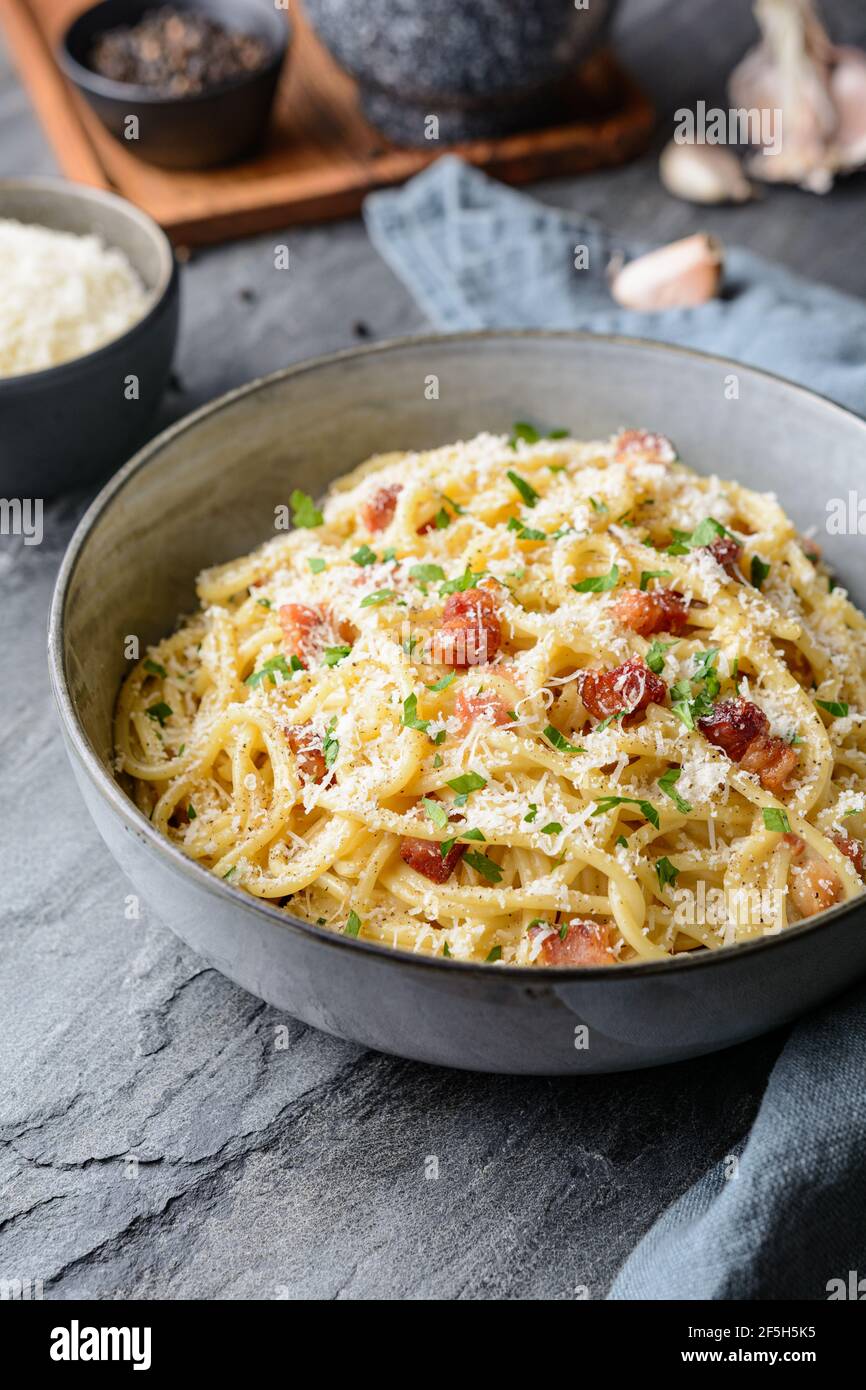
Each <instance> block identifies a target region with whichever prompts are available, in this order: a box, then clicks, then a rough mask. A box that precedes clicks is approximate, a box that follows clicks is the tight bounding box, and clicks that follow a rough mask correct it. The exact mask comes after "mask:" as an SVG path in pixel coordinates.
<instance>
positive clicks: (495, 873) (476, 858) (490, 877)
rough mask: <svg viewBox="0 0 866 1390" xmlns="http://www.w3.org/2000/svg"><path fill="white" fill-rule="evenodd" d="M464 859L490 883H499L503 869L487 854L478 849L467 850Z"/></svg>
mask: <svg viewBox="0 0 866 1390" xmlns="http://www.w3.org/2000/svg"><path fill="white" fill-rule="evenodd" d="M463 861H464V863H466V864H468V865H469V867H470V869H474V870H475V872H476V873H477V874H480V875H481V877H482V878H486V879H487V881H488V883H499V881H500V879H501V878H502V870H501V869H500V867H499V865H498V864H494V862H493V860H492V859H488V858H487V855H486V854H479V853H478V850H477V849H470V850H467V851H466V853H465V854H464V856H463Z"/></svg>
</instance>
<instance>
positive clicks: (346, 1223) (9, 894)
mask: <svg viewBox="0 0 866 1390" xmlns="http://www.w3.org/2000/svg"><path fill="white" fill-rule="evenodd" d="M824 8H825V11H826V12H827V14H828V16H829V17H830V19H831V22H832V23H833V26H834V30H835V32H836V33H837V34H838V36H839V37H844V38H847V39H849V40H855V41H859V42H860V43H866V15H864V13H863V8H862V5H861V4H859V3H858V2H857V0H836V2H835V3H833V4H831V3H829V0H828V3H826V4H825V7H824ZM619 32H620V45H621V49H622V51H623V53H624V54H625V56H626V57H627V58H628V59H629V60H630V61H631V63H632V65H633V66H634V67H635V68H637V69H639V70H640V71H641V72H642V73H643V74H644V75H645V80H646V82H647V85H648V86H649V87H650V88H651V90H652V92H653V95H654V97H655V99H656V101H657V102H658V105H659V109H660V112H661V114H662V118H663V120H662V129H670V124H669V116H670V113H671V112H672V111H673V110H674V109H675V108H676V107H677V106H679V105H683V104H688V103H690V102H694V101H695V100H696V99H697V98H698V97H704V98H705V99H707V100H708V101H710V102H713V101H719V102H721V99H722V97H723V79H724V74H725V72H726V71H727V69H728V68H729V67H730V66H731V64H732V62H733V61H734V60H735V59H736V58H737V56H738V55H739V54H740V52H741V51H742V50H743V48H744V47H745V45H746V43H747V41H748V40H749V38H750V34H751V25H750V20H749V17H748V7H747V5H746V4H745V0H736V2H735V3H731V4H729V5H726V6H718V5H716V4H713V3H712V0H689V4H688V5H686V4H684V3H682V0H680V2H679V3H676V0H631V3H627V4H626V5H625V7H624V10H623V14H622V18H621V20H620V24H619ZM666 114H667V116H668V123H667V125H665V123H664V117H665V115H666ZM52 170H53V163H52V159H51V155H50V153H49V152H48V150H47V148H46V146H45V144H44V142H43V139H42V136H41V134H40V132H39V129H38V127H37V125H36V122H35V120H34V118H33V116H32V114H31V113H30V111H29V108H28V105H27V102H26V99H25V97H24V95H23V93H22V92H21V89H20V88H19V86H18V85H17V81H16V79H15V78H14V76H13V75H12V73H11V71H10V69H9V66H8V61H7V60H6V58H5V56H4V55H3V53H2V50H0V174H13V173H15V174H20V173H47V172H52ZM538 191H539V192H540V194H541V196H543V197H545V198H547V199H549V200H550V201H551V202H558V203H560V204H563V205H566V206H569V207H572V208H579V209H581V210H582V211H584V212H586V213H591V214H593V215H595V216H598V217H600V218H603V219H604V220H605V221H607V222H608V223H609V224H610V225H612V226H616V227H619V228H621V229H622V230H623V232H626V233H632V234H638V233H639V234H641V235H645V236H647V237H650V238H655V239H658V240H665V239H668V238H670V237H673V236H675V235H679V234H684V233H685V232H687V231H689V230H692V229H694V227H695V226H696V225H703V226H707V227H709V228H710V229H711V230H713V231H716V232H717V233H719V234H720V235H721V236H722V237H724V238H727V239H728V240H730V241H739V242H741V243H743V244H746V245H749V246H751V247H753V248H754V249H756V250H760V251H762V252H763V253H764V254H767V255H771V256H776V257H778V258H779V259H780V260H782V261H783V262H785V263H787V264H789V265H791V266H793V267H794V268H796V269H798V270H801V271H803V272H804V273H806V274H811V275H813V276H815V277H816V278H819V279H824V280H827V281H828V282H830V283H832V284H835V285H837V286H839V287H840V288H843V289H847V290H849V291H851V292H854V293H860V294H863V293H864V292H866V262H864V259H863V255H862V251H863V231H862V228H863V226H864V202H863V192H864V179H863V178H859V179H852V180H849V181H848V182H846V183H845V184H844V185H842V186H841V187H840V188H839V189H838V191H837V192H836V193H834V194H833V196H832V198H830V199H827V200H824V201H821V200H817V199H815V198H811V197H809V196H807V195H805V194H801V193H798V192H795V191H787V190H779V191H775V192H773V193H772V194H771V195H770V196H769V197H768V198H766V199H765V200H764V201H763V202H762V203H761V204H759V205H756V206H751V207H746V208H739V209H733V210H731V209H714V210H710V211H708V212H706V213H702V214H700V215H699V216H698V217H696V215H695V213H694V211H693V210H691V209H689V208H687V207H686V206H684V205H682V204H677V203H674V202H673V201H672V200H671V199H669V198H668V197H666V196H665V195H664V194H663V193H662V192H661V191H660V190H659V188H658V185H657V182H656V177H655V164H654V160H653V159H652V158H651V157H647V158H645V159H643V160H640V161H638V162H637V163H635V164H634V165H632V166H630V167H629V168H628V169H625V170H622V171H619V172H617V173H610V174H599V175H592V176H590V177H587V178H584V179H580V180H565V181H559V182H556V183H550V184H547V185H543V186H542V187H541V188H540V189H539V190H538ZM279 240H285V241H287V242H288V244H289V245H290V247H291V250H292V255H293V269H292V271H291V273H290V279H289V281H288V284H287V286H286V287H285V288H284V289H283V290H282V293H281V294H279V295H274V294H272V292H271V288H270V287H271V284H272V282H271V281H270V279H269V276H270V268H271V265H272V255H273V245H274V242H275V241H279ZM184 282H185V283H184V295H185V313H184V321H183V327H182V337H181V344H180V350H179V353H178V358H177V363H176V367H177V381H176V384H175V389H174V390H173V391H172V393H171V394H170V395H169V396H168V397H167V399H166V402H165V405H164V408H163V416H162V421H161V423H168V421H169V420H171V419H174V418H176V417H177V416H179V415H181V414H184V413H185V412H186V411H187V410H189V409H191V408H192V407H193V406H195V405H198V404H200V403H201V402H203V401H205V400H207V399H209V398H211V397H212V396H214V395H217V394H219V393H220V392H222V391H224V390H226V389H227V388H229V387H231V386H234V385H236V384H237V383H239V382H241V381H244V380H246V379H248V378H249V377H251V376H254V375H257V374H258V373H260V372H265V371H270V370H272V369H273V368H275V367H278V366H280V365H283V364H285V363H288V362H292V361H295V360H298V359H300V358H302V357H305V356H309V355H313V354H316V353H320V352H325V351H328V350H330V349H333V348H337V347H344V346H346V345H347V344H350V343H351V342H353V341H356V340H357V339H358V338H359V337H360V336H361V335H362V334H364V333H365V332H369V333H370V334H371V335H372V336H374V337H376V338H381V337H387V336H391V335H394V334H399V333H409V332H413V331H417V330H420V329H423V328H424V327H425V324H424V321H423V318H422V316H421V315H420V313H419V311H418V310H417V309H416V307H415V306H414V304H413V303H412V301H411V299H410V298H409V296H408V295H407V294H406V292H405V291H404V290H403V288H402V287H401V286H400V285H398V284H397V282H396V281H395V280H394V278H393V277H392V276H391V274H390V272H389V271H388V270H387V269H386V268H385V266H384V265H383V264H382V263H381V261H380V260H379V259H378V257H377V256H376V255H375V253H374V252H373V251H372V250H371V248H370V247H369V245H368V243H367V240H366V237H365V235H364V232H363V230H362V228H361V226H360V224H359V223H358V222H357V221H356V220H353V221H350V222H345V223H341V224H338V225H333V226H325V227H321V228H314V229H308V230H303V231H301V230H290V231H288V232H287V233H286V234H285V236H284V237H280V236H277V237H274V236H268V237H263V238H256V239H253V240H249V241H244V242H238V243H236V244H234V245H230V246H226V247H222V248H217V249H214V250H210V251H207V252H203V253H197V254H196V255H195V256H194V258H193V260H192V261H191V263H190V264H189V265H188V266H187V267H186V268H185V272H184ZM281 285H285V281H281ZM360 325H363V327H361V326H360ZM85 501H86V499H85V498H82V497H80V496H72V497H70V498H67V499H64V500H62V501H60V502H59V503H56V504H54V505H52V506H51V507H49V508H47V509H46V524H45V540H44V542H43V544H42V545H41V546H40V547H30V548H26V547H23V546H21V545H19V543H18V542H17V541H16V540H15V539H14V538H9V537H3V538H0V661H2V667H3V669H2V687H0V688H2V690H3V699H4V712H5V718H4V720H3V723H2V727H0V748H2V769H3V770H2V779H0V807H2V821H3V825H4V833H3V848H4V855H3V858H4V867H3V890H2V892H3V896H2V907H3V913H2V931H0V1019H2V1024H0V1028H2V1048H0V1191H2V1193H3V1203H2V1209H0V1279H4V1278H16V1277H17V1278H23V1279H31V1280H36V1279H41V1280H42V1281H43V1283H44V1289H45V1296H46V1297H48V1298H72V1297H77V1296H95V1297H100V1298H123V1297H164V1296H168V1297H173V1298H203V1297H204V1298H269V1299H270V1298H289V1297H291V1298H300V1297H324V1298H362V1297H375V1298H379V1297H410V1298H416V1297H417V1298H423V1297H434V1298H494V1297H504V1298H527V1297H538V1298H573V1297H575V1296H584V1295H583V1293H582V1291H583V1290H586V1293H587V1294H588V1296H589V1297H593V1298H595V1297H601V1296H603V1294H604V1292H605V1290H606V1288H607V1286H608V1285H609V1283H610V1281H611V1278H612V1276H613V1274H614V1273H615V1271H616V1269H617V1267H618V1265H619V1263H620V1262H621V1260H622V1259H623V1257H624V1256H625V1254H626V1253H627V1252H628V1250H629V1249H630V1248H631V1246H632V1245H633V1244H634V1242H635V1240H636V1239H637V1238H638V1237H639V1236H640V1235H641V1234H642V1233H643V1231H644V1230H645V1229H646V1228H647V1226H648V1225H649V1224H650V1223H651V1222H652V1220H653V1219H654V1217H655V1216H656V1215H657V1214H658V1212H659V1211H660V1210H661V1209H662V1208H663V1207H664V1206H665V1205H666V1204H667V1203H668V1202H669V1201H670V1200H671V1199H672V1198H673V1197H675V1196H676V1195H677V1194H678V1193H679V1192H681V1191H682V1190H683V1189H684V1188H685V1187H686V1186H687V1185H688V1184H689V1183H690V1182H691V1181H693V1179H694V1178H696V1177H697V1176H698V1175H699V1174H700V1173H701V1172H702V1171H703V1170H704V1169H705V1168H706V1167H707V1166H708V1164H709V1163H710V1162H711V1161H713V1160H714V1159H716V1158H717V1157H719V1156H721V1155H723V1154H725V1153H726V1152H728V1150H729V1149H730V1148H731V1146H732V1145H733V1144H734V1143H735V1142H736V1140H737V1138H738V1137H739V1136H740V1135H741V1134H742V1133H743V1131H744V1130H745V1129H746V1128H747V1126H748V1124H749V1122H750V1119H751V1117H752V1115H753V1114H754V1111H755V1108H756V1106H757V1103H758V1101H759V1099H760V1094H761V1090H762V1087H763V1084H764V1080H765V1077H766V1074H767V1071H768V1068H769V1066H770V1065H771V1063H772V1060H773V1058H774V1057H775V1055H776V1052H777V1050H778V1047H779V1045H780V1043H781V1038H780V1037H779V1036H775V1037H771V1038H768V1039H763V1040H761V1041H759V1042H757V1043H754V1044H751V1045H748V1046H744V1047H741V1048H738V1049H736V1050H734V1051H731V1052H728V1053H724V1054H721V1055H719V1056H717V1057H714V1058H707V1059H703V1060H700V1061H697V1062H693V1063H688V1064H685V1065H681V1066H677V1067H672V1068H667V1069H665V1070H662V1071H656V1072H652V1073H635V1074H632V1075H629V1076H621V1077H612V1078H599V1079H595V1080H593V1079H590V1080H586V1081H581V1082H575V1081H570V1082H560V1081H550V1080H543V1081H533V1080H525V1079H524V1080H512V1079H508V1078H487V1077H478V1076H471V1075H463V1074H458V1073H448V1072H440V1071H435V1070H433V1069H430V1068H424V1067H421V1066H417V1065H414V1064H410V1063H404V1062H400V1061H397V1060H394V1059H390V1058H386V1057H381V1056H377V1055H375V1054H372V1053H364V1052H363V1051H361V1050H360V1049H358V1048H356V1047H354V1046H352V1045H350V1044H347V1043H342V1042H339V1041H337V1040H335V1039H332V1038H328V1037H326V1036H324V1035H322V1034H318V1033H315V1032H313V1031H311V1030H310V1029H307V1028H304V1027H302V1026H301V1025H299V1024H296V1023H294V1022H292V1021H291V1020H288V1019H285V1018H282V1017H281V1016H279V1015H278V1014H277V1013H276V1012H275V1011H274V1010H271V1009H269V1008H267V1007H265V1006H264V1005H263V1004H261V1003H260V1002H259V1001H258V1000H256V999H254V998H252V997H251V996H249V995H247V994H244V993H243V992H242V991H241V990H239V989H237V988H236V987H235V986H233V985H231V984H229V983H228V982H227V981H226V980H224V979H222V978H221V977H220V976H218V975H217V974H215V973H214V972H213V971H210V970H208V969H206V968H205V967H204V966H203V964H202V963H201V962H200V961H198V960H197V959H195V958H194V957H193V956H191V955H190V954H189V953H188V952H187V951H186V950H185V949H184V948H182V947H181V946H180V944H179V943H178V942H177V941H176V939H175V938H174V937H173V936H172V934H171V933H170V932H169V931H168V930H167V929H166V928H165V927H163V926H162V925H161V924H160V923H159V922H158V921H156V920H155V919H153V918H152V916H150V915H149V914H148V913H147V910H146V909H145V910H144V911H143V914H142V918H141V920H139V921H138V922H130V921H127V920H126V919H125V917H124V908H125V899H126V894H127V891H128V885H127V884H126V882H125V880H124V879H123V878H122V877H121V875H120V873H119V871H118V870H117V869H116V868H115V866H114V863H113V861H112V860H111V859H110V858H109V856H108V854H107V851H105V850H104V848H103V846H102V843H101V841H100V840H99V838H98V836H97V834H96V832H95V830H94V829H93V828H92V826H91V825H90V823H89V821H88V820H87V818H86V814H85V812H84V809H83V805H82V803H81V801H80V799H79V796H78V793H77V791H76V788H75V786H74V784H73V781H72V776H71V773H70V772H69V771H68V769H67V766H66V762H65V758H64V755H63V752H62V748H61V744H60V739H59V735H58V731H57V726H56V722H55V718H54V712H53V709H52V707H51V703H50V697H49V693H48V689H47V680H46V674H45V660H44V629H45V620H46V614H47V608H48V603H49V598H50V592H51V586H52V582H53V578H54V574H55V572H56V568H57V565H58V563H59V559H60V556H61V554H62V550H63V546H64V544H65V542H66V540H67V539H68V537H69V535H70V533H71V530H72V527H73V525H74V523H75V520H76V518H77V516H78V515H79V514H80V511H81V509H82V506H83V504H84V502H85ZM282 1029H285V1030H287V1032H286V1033H285V1035H284V1034H283V1033H282V1032H281V1030H282ZM278 1044H279V1045H278ZM281 1044H285V1046H283V1045H281ZM431 1156H433V1157H436V1158H437V1159H438V1164H439V1177H438V1179H429V1178H427V1177H426V1176H425V1166H426V1167H427V1168H429V1166H430V1165H429V1164H428V1163H427V1160H428V1159H429V1158H430V1157H431ZM131 1160H137V1164H136V1163H135V1162H133V1161H131Z"/></svg>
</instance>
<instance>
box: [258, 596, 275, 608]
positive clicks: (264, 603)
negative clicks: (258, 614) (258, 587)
mask: <svg viewBox="0 0 866 1390" xmlns="http://www.w3.org/2000/svg"><path fill="white" fill-rule="evenodd" d="M256 603H257V604H258V605H259V608H273V606H274V605H273V604H272V603H271V601H270V599H269V598H257V599H256Z"/></svg>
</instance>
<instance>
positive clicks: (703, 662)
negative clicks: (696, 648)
mask: <svg viewBox="0 0 866 1390" xmlns="http://www.w3.org/2000/svg"><path fill="white" fill-rule="evenodd" d="M718 654H719V649H718V647H709V648H708V649H707V650H706V651H705V652H695V655H694V672H693V675H692V680H693V681H703V684H704V690H703V693H704V694H705V695H708V696H709V697H710V699H715V697H716V696H717V695H718V693H719V685H720V681H719V676H718V672H717V671H716V657H717V656H718Z"/></svg>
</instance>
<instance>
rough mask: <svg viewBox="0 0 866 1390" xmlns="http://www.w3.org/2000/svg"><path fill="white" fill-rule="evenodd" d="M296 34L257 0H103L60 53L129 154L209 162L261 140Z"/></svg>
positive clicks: (72, 29) (73, 28)
mask: <svg viewBox="0 0 866 1390" xmlns="http://www.w3.org/2000/svg"><path fill="white" fill-rule="evenodd" d="M289 35H290V30H289V27H288V24H287V22H286V19H285V17H284V15H283V14H282V13H281V12H280V10H279V9H278V8H277V7H276V6H274V5H269V4H267V3H258V2H257V0H172V3H171V4H165V5H160V4H159V3H158V2H157V3H154V0H103V3H101V4H98V5H94V6H93V8H92V9H89V10H85V12H84V13H83V14H81V15H79V16H78V17H77V19H75V20H74V21H73V22H72V24H71V25H70V26H69V28H68V29H67V31H66V33H65V35H64V37H63V40H62V42H61V44H60V49H59V54H58V57H59V62H60V66H61V67H62V69H63V71H64V72H65V74H66V76H67V77H68V78H69V80H70V81H71V82H72V83H73V84H74V86H75V87H76V88H77V89H78V91H79V92H80V93H81V95H82V96H83V97H84V99H85V100H86V101H87V102H88V104H89V105H90V106H91V107H92V109H93V110H94V111H95V112H96V115H97V116H98V117H99V119H100V120H101V121H102V123H103V124H104V125H105V126H106V128H107V129H108V130H109V131H110V132H111V134H112V135H113V136H114V137H115V138H116V139H117V140H119V141H121V142H122V144H123V145H124V147H125V148H127V149H128V150H129V152H130V153H131V154H134V155H137V156H138V157H139V158H140V159H144V160H147V161H148V162H149V163H151V164H158V165H160V166H162V167H163V168H168V169H204V168H209V167H212V166H214V165H218V164H228V163H231V162H232V161H233V160H237V159H240V158H242V157H243V156H244V155H247V154H249V153H250V152H251V151H252V150H253V149H254V148H255V147H256V146H257V145H259V144H260V143H261V141H262V139H263V138H264V136H265V133H266V131H267V127H268V122H269V119H270V114H271V109H272V106H273V102H274V96H275V93H276V88H277V82H278V79H279V75H280V70H281V68H282V65H283V61H284V59H285V56H286V50H287V48H288V43H289Z"/></svg>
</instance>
